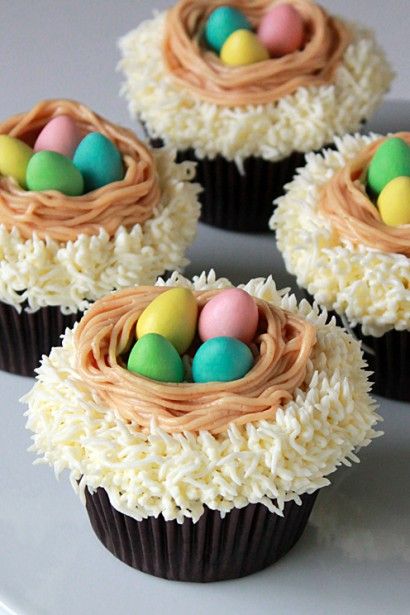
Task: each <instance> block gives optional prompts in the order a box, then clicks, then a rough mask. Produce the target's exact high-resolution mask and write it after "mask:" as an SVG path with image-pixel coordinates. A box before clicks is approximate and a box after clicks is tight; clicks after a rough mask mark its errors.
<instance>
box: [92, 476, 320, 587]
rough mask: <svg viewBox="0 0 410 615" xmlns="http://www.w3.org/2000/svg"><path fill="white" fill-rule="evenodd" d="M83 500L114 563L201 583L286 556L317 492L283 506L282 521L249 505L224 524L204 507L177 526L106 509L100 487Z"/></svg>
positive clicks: (259, 506)
mask: <svg viewBox="0 0 410 615" xmlns="http://www.w3.org/2000/svg"><path fill="white" fill-rule="evenodd" d="M85 495H86V506H87V511H88V515H89V518H90V521H91V525H92V527H93V529H94V531H95V533H96V534H97V536H98V538H99V539H100V541H101V542H102V544H103V545H104V546H105V547H106V548H107V549H108V550H109V551H110V552H111V553H112V554H113V555H115V556H116V557H117V558H118V559H120V560H121V561H123V562H124V563H126V564H128V565H129V566H132V567H133V568H136V569H137V570H140V571H142V572H146V573H147V574H151V575H154V576H157V577H162V578H164V579H170V580H173V581H193V582H199V583H205V582H211V581H223V580H227V579H236V578H239V577H243V576H246V575H249V574H252V573H254V572H257V571H258V570H262V569H263V568H266V567H267V566H270V565H271V564H273V563H274V562H276V561H277V560H278V559H279V558H281V557H282V556H283V555H285V554H286V553H287V552H288V551H289V550H290V549H291V548H292V547H293V546H294V545H295V544H296V542H297V541H298V540H299V538H300V536H301V535H302V533H303V530H304V529H305V526H306V524H307V521H308V519H309V515H310V513H311V510H312V507H313V504H314V502H315V499H316V496H317V492H315V493H313V494H304V495H303V496H301V499H302V504H301V505H300V506H299V505H297V504H296V503H295V502H287V503H286V504H285V510H284V516H283V517H280V516H279V515H276V514H274V513H271V512H269V510H268V509H267V508H266V506H264V505H262V504H248V506H246V507H245V508H241V509H234V510H233V511H231V512H230V513H228V514H227V515H226V516H225V517H224V518H223V519H222V518H221V515H220V514H219V512H218V511H212V510H210V509H209V508H206V507H205V512H204V514H203V515H202V516H201V518H200V519H199V521H198V522H197V523H193V522H192V521H191V519H185V520H184V522H183V523H182V524H178V523H177V522H176V521H165V520H164V518H163V517H162V515H160V516H159V517H158V518H154V517H149V518H148V519H144V520H143V521H136V520H135V519H133V518H132V517H129V516H127V515H124V514H123V513H120V512H118V511H117V510H116V509H115V508H114V507H113V506H111V504H110V501H109V498H108V495H107V493H106V492H105V490H104V489H102V488H99V489H97V491H95V492H94V493H93V494H91V493H90V492H89V491H88V490H87V489H86V491H85Z"/></svg>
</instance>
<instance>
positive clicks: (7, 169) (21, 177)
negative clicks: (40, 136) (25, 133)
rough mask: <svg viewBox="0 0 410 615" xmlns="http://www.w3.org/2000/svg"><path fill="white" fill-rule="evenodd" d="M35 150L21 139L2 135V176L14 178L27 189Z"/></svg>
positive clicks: (0, 136) (0, 143)
mask: <svg viewBox="0 0 410 615" xmlns="http://www.w3.org/2000/svg"><path fill="white" fill-rule="evenodd" d="M33 153H34V152H33V150H32V149H31V147H29V146H28V145H27V144H26V143H24V142H23V141H20V139H16V138H15V137H10V136H9V135H0V175H4V176H6V177H12V178H13V179H15V180H16V182H17V183H18V184H20V186H21V187H22V188H25V187H26V171H27V165H28V163H29V160H30V158H31V157H32V155H33Z"/></svg>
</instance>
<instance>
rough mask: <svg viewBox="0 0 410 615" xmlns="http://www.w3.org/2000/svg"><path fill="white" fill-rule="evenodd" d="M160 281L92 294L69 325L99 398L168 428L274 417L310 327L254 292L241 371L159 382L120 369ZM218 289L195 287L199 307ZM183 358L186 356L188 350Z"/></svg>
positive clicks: (297, 378) (311, 334)
mask: <svg viewBox="0 0 410 615" xmlns="http://www.w3.org/2000/svg"><path fill="white" fill-rule="evenodd" d="M164 290H165V289H161V288H154V287H140V288H132V289H129V290H124V291H121V292H119V293H115V295H109V296H108V297H104V298H102V299H100V300H99V301H98V302H96V303H95V304H94V305H93V306H92V307H91V309H90V310H89V311H88V312H87V314H85V316H84V317H83V319H82V320H81V322H80V324H79V325H78V327H77V328H76V332H75V348H76V355H77V368H78V371H79V373H80V374H81V376H82V378H83V380H84V382H86V383H87V384H88V386H90V387H91V388H92V389H93V391H94V392H95V394H96V396H97V397H98V398H99V399H100V400H101V402H102V404H103V405H104V406H106V407H109V408H115V410H116V411H117V413H118V414H119V415H120V416H121V418H122V419H123V420H125V421H126V422H130V423H132V424H133V425H134V426H135V427H136V428H137V429H138V428H141V427H142V428H148V427H149V426H150V423H151V421H152V419H153V418H155V421H156V424H157V425H158V426H159V427H160V428H161V429H164V430H165V431H167V432H169V433H177V432H185V431H201V430H204V429H206V430H207V431H209V432H210V433H212V434H218V433H222V432H224V431H225V430H226V428H227V427H228V425H229V424H230V423H235V424H236V425H243V424H246V423H249V422H250V421H258V420H261V419H265V418H266V419H273V418H274V417H275V414H276V411H277V409H278V407H279V406H282V405H283V404H285V403H286V402H288V401H289V400H291V399H292V396H293V393H294V391H295V390H296V389H297V388H299V387H300V386H301V385H302V383H303V381H304V379H305V376H306V369H307V367H306V366H307V362H308V359H309V356H310V353H311V351H312V347H313V346H314V344H315V341H316V336H315V330H314V327H313V326H311V325H310V324H309V323H307V322H306V321H305V320H303V319H301V318H298V317H296V316H295V315H293V314H290V313H287V312H284V311H283V310H279V309H278V308H275V307H274V306H271V305H269V304H268V303H265V302H263V301H260V300H257V305H258V310H259V324H260V327H261V329H260V332H259V335H257V337H256V338H255V340H254V343H253V344H252V348H253V353H254V362H255V364H254V367H253V369H252V370H251V371H250V372H249V373H248V374H246V376H245V377H243V378H240V379H238V380H233V381H231V382H223V383H221V382H217V383H216V382H209V383H207V384H193V383H184V384H176V385H174V384H170V383H163V382H161V383H158V382H156V381H155V380H150V379H149V378H144V377H141V376H139V375H138V374H135V373H131V372H129V371H128V370H127V369H125V364H124V362H123V361H122V359H121V356H122V355H124V353H126V352H127V351H128V350H129V349H130V346H131V345H132V343H133V342H135V327H136V324H137V321H138V318H139V317H140V315H141V314H142V312H143V311H144V309H145V308H146V307H147V306H148V305H149V304H150V303H151V301H153V300H154V299H155V298H156V297H158V296H159V295H160V294H161V293H163V292H164ZM218 292H219V291H206V292H198V293H196V300H197V302H198V307H199V309H202V308H203V306H204V305H205V304H206V303H207V302H208V301H210V300H211V299H212V298H213V297H214V296H215V295H216V294H217V293H218ZM187 358H188V357H187Z"/></svg>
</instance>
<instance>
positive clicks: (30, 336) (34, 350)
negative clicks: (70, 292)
mask: <svg viewBox="0 0 410 615" xmlns="http://www.w3.org/2000/svg"><path fill="white" fill-rule="evenodd" d="M22 307H23V311H22V312H21V313H18V312H17V310H16V308H15V307H14V306H12V305H8V304H6V303H3V302H1V301H0V327H1V331H2V337H1V346H0V369H1V370H3V371H6V372H10V373H11V374H18V375H20V376H34V375H35V374H34V370H35V368H36V367H38V365H39V363H40V359H41V357H42V356H43V354H49V352H50V350H51V348H52V347H53V346H59V345H60V341H61V340H60V337H61V335H62V333H64V331H65V329H66V327H72V326H73V324H74V323H75V321H76V320H79V319H80V318H81V316H82V315H83V313H82V312H76V313H75V314H69V315H67V316H66V315H64V314H62V312H61V310H60V308H59V307H58V306H57V307H54V306H52V307H50V306H49V307H43V308H40V309H39V310H37V311H36V312H33V313H28V312H26V311H24V307H25V306H24V305H23V306H22Z"/></svg>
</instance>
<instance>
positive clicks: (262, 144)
mask: <svg viewBox="0 0 410 615" xmlns="http://www.w3.org/2000/svg"><path fill="white" fill-rule="evenodd" d="M282 4H283V3H281V2H279V3H278V2H272V1H271V0H258V1H257V2H253V3H249V2H246V1H245V0H235V1H233V2H230V3H229V9H232V10H234V11H235V12H239V14H240V15H242V17H243V19H244V20H245V28H246V27H248V28H249V31H248V33H247V36H248V37H251V41H250V44H252V41H253V38H254V39H256V41H257V42H256V43H255V44H257V45H260V41H258V40H257V36H256V34H254V33H253V32H252V30H255V31H256V32H257V33H258V35H259V36H260V38H262V39H263V40H265V39H264V37H263V36H262V34H261V24H262V25H263V22H264V20H265V21H266V20H268V21H269V13H270V12H271V11H274V10H276V9H277V8H278V7H280V6H281V5H282ZM225 5H226V3H224V2H223V1H222V0H216V1H214V2H212V3H210V2H205V1H204V0H180V1H179V2H177V4H176V5H175V6H174V7H173V8H172V9H170V10H169V11H167V12H165V13H161V14H159V15H157V16H156V17H155V18H154V19H152V20H150V21H146V22H144V23H142V24H141V25H140V26H139V27H138V28H137V29H136V30H134V31H132V32H130V33H129V34H128V35H127V36H125V37H124V38H123V39H122V40H121V42H120V47H121V51H122V55H123V59H122V61H121V63H120V67H121V68H122V70H123V72H124V73H125V76H126V82H125V84H124V86H123V93H124V94H125V96H126V97H127V99H128V101H129V108H130V112H131V113H132V114H133V115H135V116H138V117H139V118H140V119H141V120H142V121H143V122H144V123H145V124H146V126H147V128H148V131H149V133H150V135H151V136H153V137H160V138H162V139H164V141H165V142H166V143H170V144H172V145H173V146H175V147H177V148H178V149H187V148H193V149H194V150H195V153H196V155H197V156H198V157H200V158H202V157H204V156H208V157H211V158H212V157H214V156H216V155H217V154H222V155H223V156H224V157H225V158H227V159H230V160H236V161H237V162H238V164H241V163H242V161H243V159H244V158H246V157H249V156H260V157H263V158H265V159H267V160H279V159H281V158H284V157H286V156H287V155H289V154H290V153H291V152H292V151H295V150H296V151H308V150H309V149H317V148H319V147H321V146H322V145H323V143H326V142H328V141H331V140H332V137H333V135H334V133H341V132H345V131H352V130H355V129H357V128H358V126H359V125H360V123H361V122H362V121H363V120H364V119H366V118H367V117H368V116H369V115H370V114H371V113H372V111H373V110H374V108H375V107H376V106H377V104H378V102H379V101H380V98H381V96H382V95H383V94H384V93H385V91H386V90H387V89H388V86H389V84H390V81H391V78H392V74H391V71H390V69H389V67H388V65H387V63H386V61H385V58H384V55H383V53H382V52H381V51H380V50H379V49H378V47H377V46H376V43H375V41H374V39H373V37H372V35H371V34H370V33H369V32H367V31H364V30H362V29H360V28H357V27H356V26H353V25H351V24H346V23H344V22H343V21H342V20H340V19H336V18H334V17H332V16H330V15H328V14H327V13H326V12H325V11H324V10H323V9H322V8H321V7H320V6H318V5H316V4H314V3H313V2H311V1H310V0H291V1H290V2H287V3H286V6H287V7H289V6H290V8H291V9H292V10H294V12H296V14H298V15H299V18H300V19H301V20H302V22H303V38H302V43H301V45H300V47H299V48H297V49H295V50H294V51H292V52H289V53H284V54H283V55H281V57H275V55H273V57H269V53H268V52H267V51H266V54H267V55H266V56H264V55H263V54H262V55H260V57H258V56H257V55H256V60H258V59H259V60H260V61H255V62H253V63H250V64H245V65H229V64H226V62H225V61H224V53H223V48H222V51H221V57H219V56H218V54H217V53H215V49H210V45H209V44H207V25H208V23H209V19H210V17H212V14H213V13H214V12H215V10H218V9H221V8H223V9H225V8H226V6H225ZM246 23H248V26H246ZM239 25H240V22H239ZM268 29H269V28H268ZM239 32H240V33H242V36H243V32H244V30H243V29H242V30H239ZM236 34H237V31H236V32H235V35H236ZM245 34H246V31H245ZM268 34H269V32H268ZM240 36H241V35H240ZM289 36H290V35H289ZM252 37H253V38H252ZM245 38H246V37H245ZM268 39H269V37H268ZM228 42H229V38H228ZM268 42H269V40H268ZM234 43H235V51H236V46H237V45H238V43H237V42H234ZM240 43H241V41H239V44H240ZM147 50H148V52H149V53H147ZM271 53H272V50H271ZM228 60H229V59H228ZM233 61H235V58H234V59H233ZM243 61H244V62H245V61H246V60H243Z"/></svg>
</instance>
